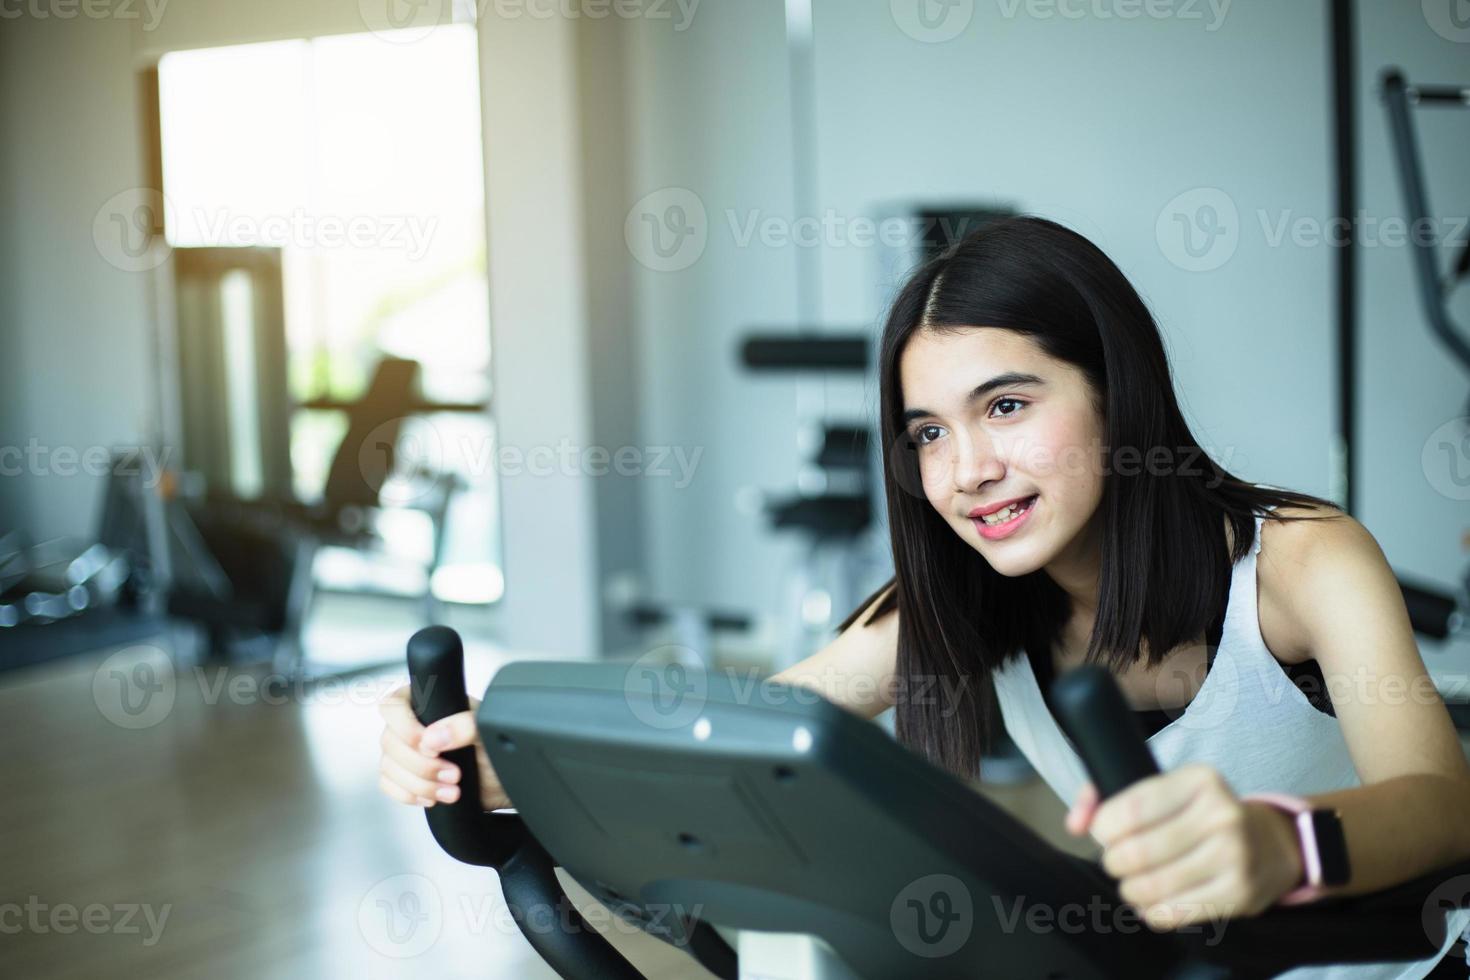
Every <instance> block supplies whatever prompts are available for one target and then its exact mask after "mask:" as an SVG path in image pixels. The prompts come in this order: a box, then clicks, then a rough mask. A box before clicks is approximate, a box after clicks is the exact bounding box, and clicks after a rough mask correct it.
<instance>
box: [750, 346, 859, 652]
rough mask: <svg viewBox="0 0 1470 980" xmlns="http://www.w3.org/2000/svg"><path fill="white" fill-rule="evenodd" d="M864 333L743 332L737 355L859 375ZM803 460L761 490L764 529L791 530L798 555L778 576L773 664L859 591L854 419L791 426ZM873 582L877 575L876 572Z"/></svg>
mask: <svg viewBox="0 0 1470 980" xmlns="http://www.w3.org/2000/svg"><path fill="white" fill-rule="evenodd" d="M868 346H869V344H868V339H867V338H866V337H864V336H862V335H846V334H815V333H803V334H784V335H782V334H763V333H757V334H752V335H750V336H748V337H746V339H745V341H744V342H743V343H742V345H741V350H740V360H741V363H742V365H743V366H744V367H745V368H746V369H747V370H749V371H756V372H775V373H782V374H795V375H797V377H798V378H803V377H810V376H820V375H825V374H843V375H849V376H853V377H860V376H861V375H862V373H863V372H864V371H866V369H867V366H868V360H869V354H868ZM798 437H799V447H800V448H801V450H802V452H803V454H804V456H805V461H804V463H803V464H802V467H801V470H800V471H799V472H798V474H797V481H796V487H795V490H794V491H793V492H791V493H787V494H781V495H776V494H762V495H761V497H762V499H761V508H762V510H763V511H764V512H765V515H766V519H767V521H768V522H769V525H770V527H771V528H772V529H774V530H777V531H784V532H789V533H792V534H795V535H797V536H799V538H800V539H801V542H802V550H801V556H800V558H799V560H797V561H796V562H795V564H794V567H793V568H792V569H791V570H790V571H789V572H787V573H786V574H785V575H783V577H782V586H781V592H782V599H781V615H780V619H781V622H782V624H783V628H784V629H785V630H786V631H787V636H786V639H785V640H784V641H783V642H782V643H781V644H780V649H779V650H778V651H777V656H776V665H777V667H778V668H779V667H785V666H788V665H790V664H794V663H796V662H798V661H800V660H802V659H804V658H806V657H807V656H808V655H810V654H811V653H813V652H815V647H816V646H817V645H819V643H820V642H822V641H823V638H824V637H825V635H826V633H827V631H828V630H829V628H830V627H831V626H832V625H834V620H833V611H834V610H838V609H851V608H852V607H853V606H855V605H856V604H857V603H858V601H859V600H860V599H861V598H862V596H863V589H862V585H863V581H862V580H863V579H864V578H865V575H864V563H865V554H864V547H863V544H864V536H865V535H866V534H867V532H868V530H869V529H870V528H871V527H872V526H873V502H872V497H873V492H874V480H873V461H872V458H873V452H872V440H871V438H870V432H869V428H868V427H867V426H866V425H864V424H862V423H860V422H850V421H839V420H832V419H827V418H822V417H818V416H815V415H814V416H813V417H811V418H807V419H804V420H803V422H802V424H801V425H800V426H799V427H798ZM880 581H881V579H880Z"/></svg>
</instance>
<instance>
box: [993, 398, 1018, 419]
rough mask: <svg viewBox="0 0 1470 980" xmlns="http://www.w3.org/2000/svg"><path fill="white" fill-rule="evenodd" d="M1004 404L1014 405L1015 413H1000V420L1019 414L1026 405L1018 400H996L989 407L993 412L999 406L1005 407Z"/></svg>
mask: <svg viewBox="0 0 1470 980" xmlns="http://www.w3.org/2000/svg"><path fill="white" fill-rule="evenodd" d="M1006 404H1010V405H1015V406H1016V408H1015V411H1011V412H1002V413H1000V417H1001V418H1009V417H1010V416H1012V415H1015V414H1016V412H1019V411H1020V410H1021V409H1022V408H1024V407H1025V405H1026V403H1025V402H1023V401H1021V400H1020V399H1019V398H997V399H996V400H995V401H994V402H993V403H991V406H990V407H991V409H992V410H993V409H995V408H998V407H999V406H1001V405H1006Z"/></svg>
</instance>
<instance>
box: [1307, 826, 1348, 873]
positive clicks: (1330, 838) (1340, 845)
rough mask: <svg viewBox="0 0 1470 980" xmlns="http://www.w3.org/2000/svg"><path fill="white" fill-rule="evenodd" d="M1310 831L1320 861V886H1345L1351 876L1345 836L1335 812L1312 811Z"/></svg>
mask: <svg viewBox="0 0 1470 980" xmlns="http://www.w3.org/2000/svg"><path fill="white" fill-rule="evenodd" d="M1312 830H1313V832H1314V834H1315V836H1316V838H1317V855H1318V857H1319V858H1320V860H1321V861H1322V884H1324V885H1345V884H1347V882H1348V878H1349V877H1350V875H1351V868H1350V867H1349V865H1348V852H1347V836H1346V835H1345V834H1344V833H1343V832H1342V819H1341V818H1340V817H1339V816H1338V815H1337V811H1336V810H1313V811H1312Z"/></svg>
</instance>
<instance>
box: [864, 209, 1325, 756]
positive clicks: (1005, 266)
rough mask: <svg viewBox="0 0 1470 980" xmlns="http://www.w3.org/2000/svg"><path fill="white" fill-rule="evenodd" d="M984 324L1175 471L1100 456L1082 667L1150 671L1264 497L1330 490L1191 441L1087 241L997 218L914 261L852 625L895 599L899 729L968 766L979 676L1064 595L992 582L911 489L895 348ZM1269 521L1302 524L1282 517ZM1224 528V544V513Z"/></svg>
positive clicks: (1234, 553) (1296, 501)
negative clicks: (1144, 656) (1305, 487)
mask: <svg viewBox="0 0 1470 980" xmlns="http://www.w3.org/2000/svg"><path fill="white" fill-rule="evenodd" d="M993 327H999V328H1004V329H1008V330H1014V331H1017V332H1019V333H1021V334H1024V335H1026V336H1028V337H1029V338H1031V340H1032V341H1033V342H1035V343H1036V344H1037V345H1038V346H1039V347H1040V348H1041V349H1042V350H1043V351H1045V352H1046V353H1047V354H1049V355H1050V356H1051V357H1053V358H1056V359H1059V360H1062V361H1066V362H1067V363H1069V364H1072V365H1075V366H1076V367H1077V368H1078V369H1079V370H1080V371H1081V372H1082V373H1083V374H1084V376H1085V377H1086V378H1087V380H1088V382H1089V384H1090V386H1091V388H1092V392H1093V395H1094V400H1095V403H1096V405H1097V408H1098V409H1099V411H1100V412H1101V413H1102V416H1103V419H1104V432H1105V439H1106V447H1107V448H1108V449H1109V450H1110V452H1111V453H1112V454H1113V457H1114V458H1117V457H1118V456H1119V452H1120V449H1122V448H1123V447H1136V451H1137V452H1138V454H1139V455H1138V456H1136V457H1133V458H1135V459H1140V458H1146V457H1147V454H1148V452H1149V449H1150V447H1163V448H1164V449H1165V450H1167V452H1168V454H1169V458H1171V459H1172V460H1174V461H1175V463H1176V465H1174V466H1171V467H1169V468H1168V472H1166V473H1159V472H1157V471H1156V468H1155V467H1151V466H1140V467H1128V468H1126V469H1125V468H1124V467H1122V466H1118V467H1111V466H1110V467H1108V468H1107V471H1106V472H1105V474H1104V477H1103V492H1102V498H1101V501H1100V502H1099V504H1098V508H1099V512H1100V518H1101V522H1100V523H1101V531H1102V570H1101V576H1100V580H1099V597H1098V611H1097V617H1096V621H1095V624H1094V627H1093V631H1092V637H1091V640H1090V641H1089V643H1088V647H1087V652H1086V654H1085V660H1086V661H1087V662H1089V663H1094V662H1095V663H1104V664H1106V665H1107V666H1108V668H1109V669H1111V670H1114V671H1120V670H1122V669H1125V668H1126V667H1127V666H1128V665H1129V664H1131V663H1133V662H1135V661H1137V660H1138V659H1139V656H1140V654H1139V650H1140V641H1147V647H1148V665H1149V667H1153V666H1156V665H1157V664H1159V663H1160V662H1161V661H1162V660H1163V659H1164V657H1165V656H1166V654H1168V652H1169V651H1171V650H1174V649H1175V648H1176V647H1179V646H1180V645H1181V644H1184V643H1187V642H1190V641H1191V640H1193V639H1194V638H1196V637H1199V636H1201V635H1203V634H1204V633H1205V632H1206V629H1207V627H1208V626H1209V624H1210V621H1211V619H1212V617H1213V614H1214V612H1215V610H1216V609H1218V608H1219V606H1220V605H1222V604H1223V602H1224V598H1225V596H1226V594H1227V593H1228V590H1229V588H1230V568H1231V565H1232V564H1233V563H1234V562H1235V561H1238V560H1239V559H1240V558H1242V557H1243V556H1244V555H1245V554H1246V553H1247V551H1248V549H1249V548H1250V547H1251V545H1252V543H1253V542H1254V540H1255V516H1256V514H1257V513H1261V512H1264V510H1265V509H1266V508H1267V507H1270V506H1292V505H1297V506H1307V507H1314V506H1315V507H1326V508H1330V509H1332V510H1336V509H1337V508H1336V505H1334V504H1332V503H1331V502H1329V501H1326V500H1322V499H1320V498H1317V497H1312V496H1308V495H1306V494H1301V493H1296V492H1293V491H1289V490H1277V489H1273V488H1267V487H1258V486H1255V485H1253V484H1250V483H1247V482H1245V481H1243V480H1240V479H1238V478H1236V477H1235V476H1232V475H1231V474H1230V473H1228V472H1226V471H1225V470H1224V469H1223V468H1222V467H1221V466H1220V465H1218V464H1217V463H1216V462H1215V461H1214V460H1212V459H1211V458H1210V457H1209V455H1208V454H1207V453H1205V452H1204V451H1203V449H1202V448H1201V447H1200V446H1199V444H1198V443H1197V442H1196V441H1195V438H1194V435H1193V434H1192V433H1191V432H1190V430H1189V426H1188V425H1187V424H1186V422H1185V420H1184V416H1183V414H1182V413H1181V412H1180V410H1179V404H1178V402H1177V401H1176V399H1175V395H1174V387H1173V382H1172V379H1171V376H1170V372H1169V364H1168V360H1167V358H1166V356H1165V353H1164V346H1163V342H1162V340H1161V339H1160V337H1159V330H1158V326H1157V324H1155V322H1154V319H1153V317H1152V316H1151V315H1150V313H1149V311H1148V308H1147V307H1146V306H1145V305H1144V303H1143V300H1142V299H1141V298H1140V297H1139V295H1138V293H1137V292H1136V291H1135V290H1134V289H1133V287H1132V286H1131V285H1130V284H1129V283H1128V280H1127V279H1126V278H1125V277H1124V275H1123V273H1122V272H1121V271H1120V270H1119V269H1118V267H1117V266H1115V265H1114V264H1113V263H1112V262H1111V261H1110V260H1109V259H1108V257H1107V256H1106V255H1104V254H1103V253H1102V251H1101V250H1099V249H1098V248H1097V246H1095V245H1093V244H1092V243H1091V242H1089V241H1088V240H1087V239H1086V238H1083V237H1082V236H1081V235H1079V234H1077V233H1076V232H1073V231H1070V230H1069V229H1067V228H1063V227H1062V226H1061V225H1058V224H1056V223H1055V222H1052V221H1047V220H1045V219H1042V218H1036V217H1030V216H1023V217H1017V218H1009V219H1005V220H1003V221H999V222H996V223H993V224H990V225H987V226H985V227H984V228H982V229H980V230H979V231H976V232H975V233H973V234H971V235H970V236H968V237H967V238H965V239H963V240H961V241H959V242H957V243H956V244H954V245H953V246H951V247H950V248H949V249H947V250H946V251H945V252H944V253H942V254H941V255H939V256H937V257H936V258H934V259H932V260H930V261H929V262H927V263H926V264H924V265H923V266H921V267H920V268H919V269H917V270H916V271H915V272H914V273H913V274H912V275H911V276H910V278H909V279H908V281H907V283H906V284H905V285H904V287H903V289H902V290H901V291H900V292H899V294H898V296H897V298H896V299H895V300H894V303H893V306H892V309H891V310H890V312H889V315H888V321H887V324H886V326H885V327H884V330H883V337H882V341H881V345H880V353H879V362H878V369H879V386H880V413H881V420H880V429H881V434H882V438H883V447H884V450H883V462H884V483H885V491H886V496H887V502H888V522H889V531H890V536H891V542H892V549H893V566H894V577H893V579H892V580H891V581H890V582H888V583H887V584H885V585H884V586H883V587H882V588H880V589H879V590H878V591H877V592H874V593H873V595H871V596H869V597H868V598H867V599H866V600H864V602H863V603H862V605H860V606H859V607H858V609H857V610H855V611H854V612H853V613H852V614H851V615H850V616H848V618H847V620H846V621H845V622H843V623H842V625H841V627H840V628H839V629H842V630H845V629H847V628H848V627H849V626H850V625H852V623H853V622H855V621H856V620H857V619H858V617H859V615H860V614H861V611H862V610H863V609H866V608H868V607H869V606H871V605H873V603H874V602H875V600H879V599H880V597H881V602H879V603H878V604H877V605H876V607H874V609H873V612H872V614H871V615H870V616H868V617H867V619H865V620H864V625H867V624H868V623H871V622H872V621H873V620H874V619H876V618H878V617H881V616H883V615H885V614H886V613H888V612H890V611H892V610H894V609H897V610H898V613H899V630H898V661H897V674H898V678H899V680H901V681H903V682H906V683H905V684H904V685H903V686H901V687H900V688H899V690H901V691H906V692H919V691H924V692H932V694H933V696H930V697H916V696H901V697H900V698H899V699H898V704H897V706H896V712H897V714H896V719H895V723H896V724H895V727H896V731H897V735H898V737H899V739H900V740H901V741H902V742H903V743H904V744H906V745H908V746H909V747H910V748H912V749H914V750H915V751H917V752H919V753H920V754H921V755H923V756H925V757H927V758H928V759H929V760H930V761H932V762H934V763H936V764H938V765H940V766H942V767H944V768H946V769H948V770H950V771H951V772H954V773H956V774H958V775H961V776H963V777H965V778H973V777H974V776H975V775H976V772H977V768H978V764H979V759H980V755H981V753H982V752H983V751H984V750H985V748H986V746H985V745H984V744H983V742H984V740H985V733H986V732H987V731H989V730H990V726H991V722H992V719H991V717H990V715H991V713H992V711H993V697H992V694H993V690H992V685H991V683H990V679H991V672H992V671H994V670H995V669H996V668H998V667H1000V666H1001V665H1002V664H1003V663H1005V662H1006V661H1007V660H1008V659H1010V658H1012V657H1015V656H1018V655H1020V651H1021V649H1022V647H1023V646H1024V648H1025V649H1027V650H1031V651H1036V652H1039V653H1042V654H1045V655H1049V654H1050V651H1051V649H1052V647H1053V645H1054V644H1055V642H1056V641H1057V639H1058V638H1059V636H1060V633H1061V630H1062V628H1063V626H1064V625H1065V624H1066V622H1067V620H1068V618H1069V616H1070V614H1071V599H1070V597H1069V596H1068V595H1067V594H1066V592H1064V591H1063V590H1062V588H1061V587H1060V586H1058V585H1057V584H1056V583H1055V582H1054V581H1053V580H1052V579H1051V577H1050V576H1049V575H1047V573H1046V572H1045V571H1043V570H1039V569H1038V570H1037V571H1034V572H1030V573H1028V574H1025V575H1020V576H1014V577H1008V576H1005V575H1001V574H1000V573H998V572H996V571H995V570H994V569H993V568H991V566H990V564H989V563H988V562H986V561H985V560H984V558H982V557H981V556H980V555H979V554H978V553H977V552H976V551H975V550H974V549H973V548H972V547H971V546H970V545H969V544H967V543H965V541H963V540H962V539H961V538H960V537H959V535H957V534H956V533H955V532H954V530H953V529H952V528H951V527H950V526H949V525H948V524H946V523H945V520H944V518H943V517H942V516H941V515H939V514H938V513H936V511H935V510H934V508H933V507H932V506H931V505H930V504H929V502H928V501H927V500H926V499H925V497H924V495H923V493H922V491H921V489H920V486H921V484H920V480H919V471H918V458H917V455H916V452H915V448H916V447H915V445H914V443H913V442H912V440H911V439H910V438H909V437H908V435H907V433H906V430H905V426H904V423H903V421H902V418H901V416H902V414H903V411H904V405H903V393H902V391H901V389H900V387H899V358H900V357H901V355H902V353H903V350H904V347H905V345H906V344H907V343H908V341H909V339H910V338H911V337H912V336H913V335H914V333H915V332H917V331H919V330H921V329H929V330H942V331H943V330H963V329H976V328H980V329H985V328H993ZM1281 519H1288V520H1289V519H1301V518H1292V517H1284V516H1283V517H1282V518H1281ZM1227 520H1228V521H1229V523H1230V527H1231V528H1232V530H1233V535H1232V538H1233V545H1232V546H1231V547H1230V548H1229V549H1228V553H1227V542H1226V539H1225V536H1224V525H1225V521H1227Z"/></svg>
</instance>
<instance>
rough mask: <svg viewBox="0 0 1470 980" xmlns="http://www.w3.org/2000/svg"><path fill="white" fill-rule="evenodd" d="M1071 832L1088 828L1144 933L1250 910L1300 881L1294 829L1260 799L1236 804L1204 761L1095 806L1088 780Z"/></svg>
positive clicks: (1094, 792)
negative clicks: (1136, 912) (1144, 926)
mask: <svg viewBox="0 0 1470 980" xmlns="http://www.w3.org/2000/svg"><path fill="white" fill-rule="evenodd" d="M1067 830H1068V832H1070V833H1072V834H1074V835H1080V834H1082V833H1084V832H1086V831H1088V830H1091V831H1092V836H1093V838H1094V839H1095V840H1097V841H1098V843H1100V844H1102V846H1103V856H1102V864H1103V868H1104V870H1106V871H1107V872H1108V873H1109V874H1111V875H1112V876H1113V877H1115V878H1118V879H1119V880H1120V881H1119V885H1120V888H1119V892H1120V894H1121V895H1122V897H1123V899H1124V900H1125V901H1126V902H1128V903H1129V904H1130V905H1132V906H1134V907H1135V908H1137V909H1138V910H1139V911H1140V913H1141V915H1142V916H1143V920H1144V922H1145V924H1147V925H1148V927H1149V928H1150V929H1153V930H1155V931H1160V930H1163V929H1177V928H1180V927H1181V926H1186V925H1191V924H1193V923H1196V922H1199V921H1201V920H1204V919H1209V920H1215V919H1225V918H1232V917H1236V916H1253V915H1257V914H1259V913H1260V912H1262V911H1263V910H1265V909H1267V908H1269V907H1270V906H1271V905H1272V903H1274V902H1275V901H1276V900H1277V899H1278V898H1280V897H1281V896H1282V895H1284V894H1285V893H1286V892H1288V891H1290V890H1291V889H1292V888H1294V887H1295V886H1296V885H1297V884H1298V883H1299V882H1300V881H1301V880H1302V877H1303V874H1304V872H1303V870H1302V863H1301V854H1300V851H1299V849H1298V846H1297V838H1296V829H1295V827H1294V826H1293V825H1292V823H1291V820H1290V818H1289V817H1288V816H1287V815H1286V814H1284V813H1282V812H1280V811H1279V810H1277V809H1275V808H1274V807H1271V806H1268V805H1266V804H1263V803H1255V802H1252V803H1242V802H1241V801H1240V800H1239V799H1238V798H1237V797H1236V795H1235V793H1234V791H1232V790H1231V788H1230V786H1229V784H1228V783H1226V782H1225V777H1223V776H1221V775H1220V773H1219V771H1218V770H1216V769H1215V768H1214V767H1213V766H1208V765H1204V764H1200V763H1196V764H1193V765H1187V766H1180V767H1179V768H1178V769H1174V770H1171V771H1169V772H1166V773H1162V774H1160V775H1157V776H1150V777H1149V778H1147V779H1141V780H1139V781H1138V782H1136V783H1134V784H1133V785H1132V786H1129V787H1128V788H1127V789H1125V790H1123V791H1122V792H1121V793H1118V794H1117V795H1115V796H1112V797H1110V798H1109V799H1108V800H1107V801H1106V802H1104V803H1102V804H1101V805H1100V806H1099V805H1098V802H1097V789H1096V787H1094V786H1093V784H1092V783H1088V784H1086V785H1085V786H1084V787H1083V788H1082V791H1081V792H1080V793H1079V794H1078V795H1077V799H1076V800H1075V801H1074V802H1073V804H1072V809H1071V810H1070V811H1069V812H1068V814H1067Z"/></svg>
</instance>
